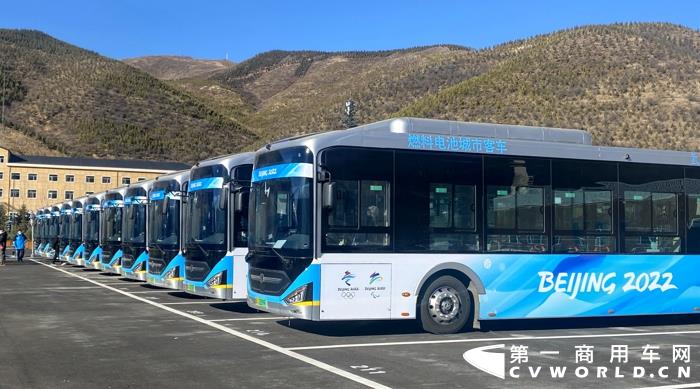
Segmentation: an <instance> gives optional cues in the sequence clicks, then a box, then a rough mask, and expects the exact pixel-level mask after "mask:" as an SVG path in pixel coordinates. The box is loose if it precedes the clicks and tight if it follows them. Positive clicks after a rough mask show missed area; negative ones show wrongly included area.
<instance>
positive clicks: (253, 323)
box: [0, 261, 700, 388]
mask: <svg viewBox="0 0 700 389" xmlns="http://www.w3.org/2000/svg"><path fill="white" fill-rule="evenodd" d="M39 262H41V261H39ZM39 262H28V263H27V264H24V265H17V264H10V265H9V266H6V267H4V268H0V377H2V378H3V379H1V380H0V388H5V387H7V388H25V387H26V388H56V387H66V388H68V387H70V388H73V387H78V388H83V387H84V388H88V387H89V388H94V387H111V388H127V387H128V388H140V387H147V386H151V387H166V386H167V387H192V386H196V387H201V386H219V387H290V386H297V387H305V388H317V387H318V388H326V387H329V386H333V387H336V388H344V387H375V388H381V387H397V388H406V387H425V386H437V387H450V388H453V387H454V388H457V387H464V388H478V387H494V388H495V387H525V388H527V387H538V388H546V387H562V386H569V387H571V386H576V387H580V388H586V387H596V388H600V387H615V388H620V387H621V388H637V387H658V386H664V387H666V388H684V387H695V386H693V385H700V364H698V361H700V348H699V347H698V346H697V344H698V340H700V320H699V319H700V315H695V316H655V317H649V318H639V317H630V318H614V319H613V318H606V319H576V320H556V321H554V320H546V321H544V320H537V321H533V320H522V321H507V322H493V323H489V324H484V326H483V327H484V328H482V329H481V330H477V331H474V332H469V333H462V334H455V335H440V336H437V335H432V334H427V333H424V332H422V331H420V330H419V329H418V327H417V325H416V324H415V322H413V321H379V322H368V321H357V322H320V323H319V322H306V321H300V320H289V319H287V318H283V317H278V316H273V315H270V314H265V313H261V312H258V311H256V310H254V309H251V308H249V307H247V305H246V304H245V303H240V302H225V301H221V300H216V299H209V298H203V297H198V296H191V295H187V294H185V293H182V292H178V291H170V290H165V289H160V288H154V287H150V286H148V285H146V284H144V283H142V282H137V281H129V280H126V279H123V278H121V277H120V276H115V275H108V274H105V273H102V272H99V271H94V270H86V269H82V268H78V267H73V266H70V265H67V266H59V267H52V266H49V265H46V264H45V263H43V262H42V263H39ZM613 345H618V346H622V345H625V346H627V351H628V361H627V362H626V363H622V362H621V361H620V360H617V361H613V362H611V356H612V351H611V347H612V346H613ZM674 345H675V346H678V348H679V350H680V349H681V348H682V347H681V346H684V345H687V346H688V349H689V352H690V353H689V357H690V361H689V362H685V361H683V360H679V361H675V362H673V361H672V354H673V353H674V352H673V347H674ZM591 346H592V347H591ZM657 346H658V348H655V347H657ZM484 347H485V348H487V349H484V350H481V348H484ZM649 347H651V349H649ZM518 350H520V351H518ZM522 350H526V353H525V354H524V355H526V356H527V359H526V360H523V358H522V357H523V353H522ZM580 350H588V353H587V354H586V353H580V355H578V356H577V354H578V353H579V352H580ZM650 350H651V353H652V354H653V352H656V353H657V355H658V356H659V359H657V360H654V361H652V362H649V361H646V360H644V359H643V357H644V356H648V355H650V354H649V353H650ZM475 356H476V358H475ZM517 356H519V359H518V360H515V359H514V357H517ZM586 356H590V357H591V360H588V359H586V358H585V357H586ZM579 357H580V358H579ZM618 357H619V355H618ZM493 358H495V359H493ZM499 358H500V359H501V360H502V361H503V366H502V369H503V370H502V371H501V373H503V374H504V378H503V379H502V378H499V377H497V375H498V374H499V372H498V371H494V370H493V366H494V365H491V369H490V370H489V368H488V366H487V368H486V369H485V370H487V371H490V373H487V372H485V371H484V370H480V368H482V369H483V368H484V364H483V363H482V362H484V361H487V360H496V361H497V360H499ZM577 358H579V359H580V360H578V361H577ZM467 359H469V360H470V361H472V362H474V360H476V362H475V363H472V364H470V363H468V362H467ZM475 364H476V365H481V366H479V367H480V368H479V367H477V366H475ZM616 368H617V369H618V370H617V371H616V370H615V369H616ZM635 368H643V369H644V373H643V374H641V375H640V376H639V377H634V375H635V373H639V372H640V371H639V369H637V370H635ZM686 368H687V369H688V370H689V373H690V377H686V376H682V377H681V378H679V377H678V371H679V369H681V371H682V372H683V373H684V374H685V370H683V369H686ZM552 369H554V370H552ZM562 369H565V374H564V377H562V378H552V377H551V374H550V373H551V372H552V371H554V372H555V373H556V372H561V370H562ZM496 370H498V369H496ZM601 372H602V373H603V374H602V375H603V376H602V377H601V376H600V375H601ZM535 373H536V374H535ZM584 373H585V377H582V378H579V377H578V376H577V375H576V374H579V375H582V376H583V375H584ZM494 374H495V375H494ZM616 374H617V375H618V377H615V375H616ZM532 375H536V376H537V377H536V378H533V377H532ZM659 375H661V376H662V377H659ZM665 375H666V376H668V377H663V376H665ZM516 376H517V377H516ZM621 376H624V377H621Z"/></svg>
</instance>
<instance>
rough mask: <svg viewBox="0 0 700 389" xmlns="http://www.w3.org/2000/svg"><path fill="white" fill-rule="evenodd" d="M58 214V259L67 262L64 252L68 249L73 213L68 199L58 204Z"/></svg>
mask: <svg viewBox="0 0 700 389" xmlns="http://www.w3.org/2000/svg"><path fill="white" fill-rule="evenodd" d="M59 209H60V211H59V212H60V216H59V217H58V250H59V255H58V259H59V260H61V261H62V262H67V261H68V258H67V257H66V253H67V252H68V249H69V246H70V245H69V244H68V238H69V236H70V221H71V215H72V214H73V206H72V204H71V202H70V201H67V202H65V203H63V204H61V205H59Z"/></svg>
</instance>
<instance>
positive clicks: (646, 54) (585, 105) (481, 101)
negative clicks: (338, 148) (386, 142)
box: [398, 24, 700, 150]
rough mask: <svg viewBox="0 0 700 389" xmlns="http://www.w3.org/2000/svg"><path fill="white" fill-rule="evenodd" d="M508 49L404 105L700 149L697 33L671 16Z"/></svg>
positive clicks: (442, 114)
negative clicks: (483, 66) (667, 21)
mask: <svg viewBox="0 0 700 389" xmlns="http://www.w3.org/2000/svg"><path fill="white" fill-rule="evenodd" d="M502 51H509V52H510V53H511V54H510V55H507V56H504V57H503V60H501V61H498V62H497V63H495V64H494V65H493V66H490V67H489V68H488V69H487V70H486V71H484V72H482V73H481V74H479V75H478V76H476V77H472V78H469V79H465V80H463V81H461V82H459V83H457V84H455V85H453V86H450V87H448V88H445V89H443V90H441V91H439V92H438V93H435V94H431V95H428V96H424V97H422V98H421V99H419V100H417V101H415V102H413V103H412V104H409V105H408V106H406V107H405V108H403V109H402V110H400V111H399V112H398V114H399V115H412V116H421V117H432V118H445V119H456V120H471V121H486V122H496V123H518V124H526V125H527V124H529V125H544V126H554V127H567V128H582V129H586V130H588V131H589V132H591V133H592V135H593V139H594V142H595V143H596V144H602V145H616V146H634V147H644V148H661V149H676V150H698V149H700V34H699V33H698V31H694V30H690V29H687V28H684V27H680V26H674V25H668V24H626V25H612V26H590V27H583V28H575V29H570V30H566V31H561V32H557V33H554V34H550V35H546V36H541V37H536V38H533V39H528V40H524V41H520V42H514V43H511V44H506V45H503V46H499V47H496V48H493V49H490V50H486V51H485V52H484V54H488V53H495V52H502Z"/></svg>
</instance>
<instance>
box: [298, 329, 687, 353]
mask: <svg viewBox="0 0 700 389" xmlns="http://www.w3.org/2000/svg"><path fill="white" fill-rule="evenodd" d="M689 334H700V330H698V331H666V332H634V333H615V334H589V335H552V336H519V337H511V336H509V337H507V338H471V339H445V340H418V341H411V342H384V343H348V344H330V345H325V346H302V347H288V348H287V349H288V350H294V351H300V350H323V349H334V348H353V347H386V346H412V345H419V344H446V343H475V342H504V341H507V342H512V341H516V340H521V341H522V340H551V339H591V338H615V337H618V336H621V337H630V336H660V335H689Z"/></svg>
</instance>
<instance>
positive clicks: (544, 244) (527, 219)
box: [484, 157, 551, 253]
mask: <svg viewBox="0 0 700 389" xmlns="http://www.w3.org/2000/svg"><path fill="white" fill-rule="evenodd" d="M484 160H485V162H486V166H485V169H484V181H485V183H486V226H487V231H486V232H487V234H486V250H487V251H491V252H533V253H542V252H547V251H548V250H549V237H548V235H547V233H548V226H547V224H548V223H545V220H547V214H546V212H547V209H548V207H545V195H546V194H548V193H549V191H550V187H551V181H550V161H549V160H544V159H534V158H532V159H531V158H503V157H486V158H484Z"/></svg>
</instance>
